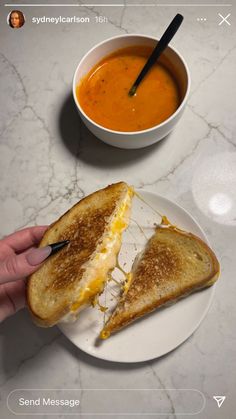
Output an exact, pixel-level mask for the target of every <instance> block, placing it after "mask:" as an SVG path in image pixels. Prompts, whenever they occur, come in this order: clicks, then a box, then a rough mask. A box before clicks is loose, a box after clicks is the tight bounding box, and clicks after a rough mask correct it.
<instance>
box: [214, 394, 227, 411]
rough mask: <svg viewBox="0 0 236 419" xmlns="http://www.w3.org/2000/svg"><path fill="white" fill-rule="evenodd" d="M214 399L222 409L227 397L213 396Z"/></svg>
mask: <svg viewBox="0 0 236 419" xmlns="http://www.w3.org/2000/svg"><path fill="white" fill-rule="evenodd" d="M213 399H215V401H216V403H217V405H218V407H219V408H220V407H221V406H222V404H223V403H224V401H225V399H226V396H213Z"/></svg>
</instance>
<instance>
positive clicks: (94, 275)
mask: <svg viewBox="0 0 236 419" xmlns="http://www.w3.org/2000/svg"><path fill="white" fill-rule="evenodd" d="M133 193H134V192H133V188H129V190H128V192H127V195H126V197H125V199H124V200H123V202H122V204H121V205H120V207H119V209H118V211H117V212H116V214H115V216H114V219H113V221H112V222H111V225H110V227H109V230H108V231H107V233H106V234H105V236H104V239H103V242H102V243H101V245H100V247H99V249H97V254H96V255H95V257H94V258H93V259H92V260H90V261H88V262H87V264H86V265H85V266H84V269H85V272H86V273H85V275H84V278H83V283H81V284H80V288H81V292H80V297H79V299H78V300H77V301H76V302H74V303H73V304H72V305H71V307H70V313H68V314H66V315H65V316H64V317H63V318H62V319H61V321H62V322H70V321H74V320H76V318H77V314H78V313H79V311H80V310H81V309H82V308H83V307H84V306H86V305H88V304H89V303H90V302H91V301H92V299H93V297H94V296H95V295H96V294H99V293H101V292H102V291H103V287H104V284H105V282H106V279H107V274H108V273H109V271H110V270H112V269H114V267H115V266H116V264H117V254H118V252H119V250H120V246H121V234H122V232H123V230H124V229H125V228H126V227H127V226H128V218H129V214H128V213H129V210H130V207H131V198H132V196H133ZM75 292H76V291H75Z"/></svg>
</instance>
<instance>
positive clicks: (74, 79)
mask: <svg viewBox="0 0 236 419" xmlns="http://www.w3.org/2000/svg"><path fill="white" fill-rule="evenodd" d="M131 37H137V38H146V39H150V40H152V41H159V38H156V37H154V36H149V35H145V34H139V33H129V34H123V35H116V36H112V37H110V38H107V39H104V40H103V41H101V42H99V43H98V44H96V45H94V46H93V47H92V48H90V49H89V50H88V51H87V52H86V54H84V55H83V57H82V58H81V60H80V61H79V63H78V64H77V66H76V70H75V72H74V76H73V83H72V93H73V98H74V101H75V104H76V106H77V108H78V110H79V112H81V114H82V115H83V116H84V118H85V119H87V120H88V121H89V122H90V123H91V124H92V125H94V126H95V127H97V128H98V129H101V130H103V131H105V132H107V133H108V134H116V135H120V136H121V137H123V136H124V135H126V136H130V137H132V136H134V135H143V134H147V133H149V132H152V131H155V130H156V129H157V128H161V127H163V126H165V125H166V124H168V123H169V122H170V121H171V120H172V119H174V118H175V117H176V116H177V115H178V114H179V113H180V112H181V110H182V109H183V107H184V106H185V104H186V101H187V98H188V96H189V92H190V87H191V78H190V72H189V69H188V66H187V63H186V61H185V59H184V58H183V56H182V55H181V54H180V53H179V51H178V50H177V49H176V48H174V47H173V46H172V45H171V44H169V45H168V46H167V48H170V49H171V50H172V51H174V52H175V54H176V55H177V56H178V57H179V59H180V60H181V62H182V63H183V67H184V69H185V72H186V75H187V89H186V92H185V95H184V97H183V99H182V101H181V103H180V105H179V106H178V108H177V109H176V111H175V112H174V113H173V114H172V115H170V116H169V118H167V119H165V120H164V121H163V122H161V123H160V124H158V125H154V126H153V127H150V128H147V129H144V130H140V131H116V130H112V129H110V128H106V127H103V126H102V125H100V124H98V123H97V122H95V121H94V120H93V119H91V118H90V117H89V116H88V115H87V114H86V113H85V112H84V110H83V109H82V107H81V106H80V103H79V100H78V98H77V95H76V86H77V84H78V83H77V82H76V78H77V73H78V70H79V67H80V66H81V64H82V63H83V62H84V61H85V60H86V58H87V57H88V56H89V55H90V54H91V53H92V52H93V51H94V50H96V49H97V48H99V47H100V46H102V45H103V44H106V43H107V42H110V41H113V40H115V39H121V38H131ZM108 55H109V54H108ZM102 58H103V57H101V60H102ZM98 62H99V61H98Z"/></svg>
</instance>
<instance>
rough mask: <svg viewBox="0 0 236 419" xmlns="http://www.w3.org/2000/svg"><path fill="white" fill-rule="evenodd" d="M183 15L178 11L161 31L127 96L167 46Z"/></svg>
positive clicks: (130, 94)
mask: <svg viewBox="0 0 236 419" xmlns="http://www.w3.org/2000/svg"><path fill="white" fill-rule="evenodd" d="M183 19H184V18H183V16H182V15H180V14H179V13H178V14H177V15H176V16H175V17H174V19H173V20H172V22H171V23H170V24H169V26H168V28H167V29H166V31H165V32H164V33H163V35H162V37H161V39H160V41H159V42H158V44H157V46H156V47H155V48H154V50H153V52H152V53H151V55H150V57H149V58H148V60H147V62H146V64H145V65H144V67H143V69H142V70H141V72H140V73H139V75H138V77H137V79H136V80H135V82H134V84H133V86H132V87H131V89H130V91H129V96H133V95H134V94H135V92H136V90H137V87H138V85H139V84H140V83H141V81H142V80H143V78H144V77H145V76H146V74H147V72H148V71H149V70H150V68H151V67H152V66H153V64H154V63H155V62H156V60H157V59H158V58H159V57H160V55H161V53H162V52H163V51H164V49H165V48H166V47H167V45H168V44H169V42H170V41H171V39H172V38H173V36H174V35H175V33H176V32H177V30H178V29H179V27H180V25H181V23H182V22H183Z"/></svg>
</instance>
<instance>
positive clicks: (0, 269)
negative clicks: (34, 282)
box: [0, 246, 52, 284]
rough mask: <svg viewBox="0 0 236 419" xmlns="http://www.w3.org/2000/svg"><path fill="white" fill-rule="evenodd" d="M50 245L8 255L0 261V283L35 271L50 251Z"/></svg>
mask: <svg viewBox="0 0 236 419" xmlns="http://www.w3.org/2000/svg"><path fill="white" fill-rule="evenodd" d="M51 251H52V248H51V247H50V246H46V247H40V248H37V249H35V248H33V249H31V250H30V251H27V252H24V253H21V254H20V255H15V254H13V255H10V256H8V257H7V258H6V259H4V260H3V261H2V262H0V284H3V283H5V282H10V281H16V280H17V279H21V278H24V277H25V276H28V275H30V274H32V273H33V272H35V271H36V270H37V269H38V268H39V266H40V263H42V262H43V261H44V260H45V259H46V258H47V257H48V256H49V255H50V253H51Z"/></svg>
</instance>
